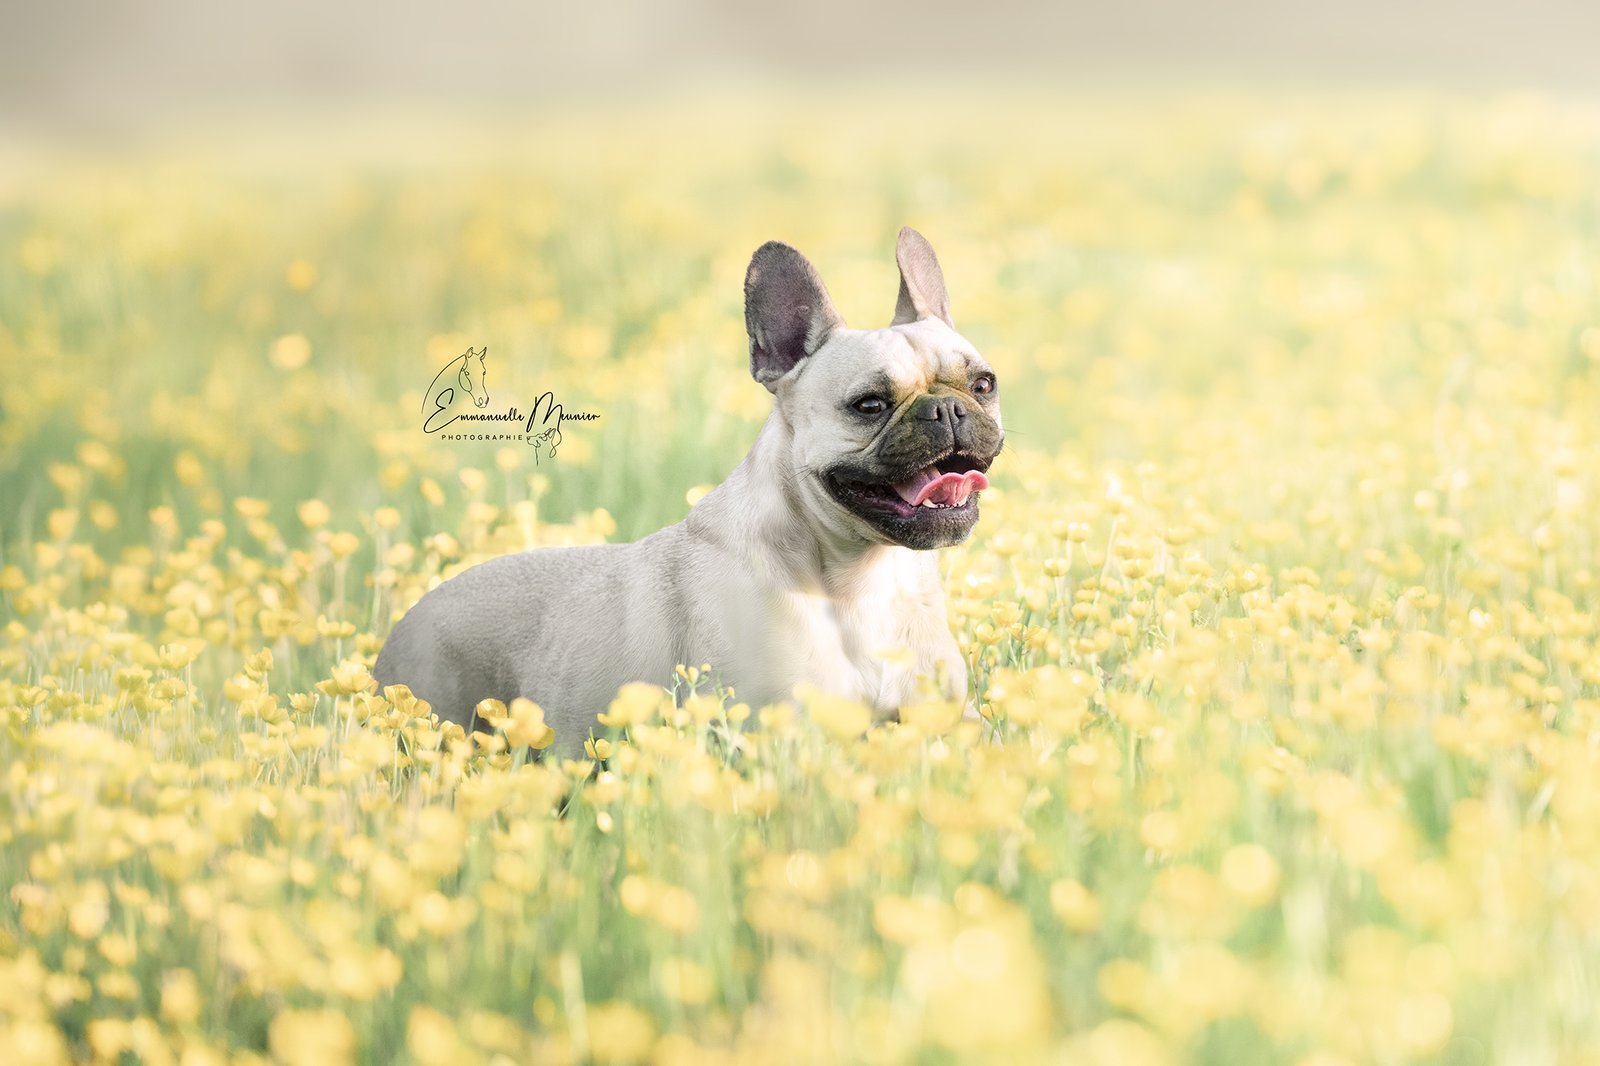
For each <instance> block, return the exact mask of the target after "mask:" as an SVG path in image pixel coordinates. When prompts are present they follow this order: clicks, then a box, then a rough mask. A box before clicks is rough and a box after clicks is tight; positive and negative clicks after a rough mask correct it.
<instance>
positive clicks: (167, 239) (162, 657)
mask: <svg viewBox="0 0 1600 1066" xmlns="http://www.w3.org/2000/svg"><path fill="white" fill-rule="evenodd" d="M918 99H919V100H920V99H924V98H923V97H919V98H918ZM907 114H908V111H907V110H906V108H905V106H901V105H897V104H894V103H892V102H883V101H879V100H878V99H877V98H874V99H872V100H866V101H859V100H858V101H851V100H844V99H837V98H833V97H827V96H824V97H818V98H815V99H812V100H809V101H805V102H801V101H798V100H795V99H787V98H786V99H781V100H776V101H770V100H769V101H765V102H763V103H762V104H761V106H759V107H758V106H757V103H756V102H754V101H741V102H736V103H730V102H727V101H719V100H710V99H708V100H699V99H691V98H685V99H681V100H678V99H674V100H668V101H664V102H661V103H658V104H655V105H651V106H650V107H649V108H647V109H635V110H630V111H618V112H615V113H604V114H596V113H590V112H584V113H576V112H574V113H570V114H569V113H566V112H557V113H553V114H550V115H545V116H543V117H536V118H530V119H528V120H526V121H522V122H516V123H513V122H511V121H510V120H503V121H502V120H496V121H500V122H501V124H499V125H493V126H490V125H488V123H489V122H490V120H488V119H485V120H484V121H485V123H486V125H485V126H484V128H483V129H478V128H476V127H474V129H473V130H470V131H467V132H465V133H463V132H460V131H457V133H456V134H454V136H455V137H456V139H455V140H452V141H449V142H448V143H443V144H440V145H438V146H436V147H437V150H435V149H434V147H429V148H428V150H421V149H419V148H418V146H417V145H415V144H410V143H408V144H405V145H399V144H385V143H382V142H381V140H379V139H378V135H377V134H374V135H372V139H371V141H370V143H369V141H360V143H350V142H342V143H339V144H337V145H332V146H329V147H328V149H327V150H326V151H311V150H309V149H308V150H305V151H299V150H295V151H289V150H283V151H269V150H267V149H265V148H262V147H259V146H257V147H256V148H255V149H254V150H248V149H249V147H250V146H248V145H245V144H244V142H243V141H242V140H241V142H240V144H235V145H233V146H232V148H225V147H216V146H213V147H212V148H208V149H206V150H198V149H194V148H192V147H187V148H186V147H183V146H181V145H172V146H168V147H163V148H161V149H159V150H151V151H150V152H148V153H147V154H144V155H134V154H127V155H123V156H117V157H112V158H109V159H88V158H81V159H80V158H74V159H69V160H61V161H56V162H53V163H52V164H51V165H50V166H49V167H47V168H41V169H37V170H35V171H33V172H31V173H30V172H28V171H25V170H24V171H18V172H16V173H14V174H13V175H12V176H11V177H9V178H7V179H6V181H5V183H4V184H0V989H3V990H4V992H3V994H0V1062H4V1063H6V1064H9V1066H24V1064H35V1063H38V1064H43V1063H55V1062H68V1061H78V1062H95V1063H128V1062H145V1063H173V1064H182V1066H201V1064H206V1063H223V1062H259V1063H267V1062H276V1063H284V1064H293V1066H337V1064H340V1063H347V1062H348V1063H390V1062H404V1063H417V1064H424V1066H435V1064H437V1066H443V1064H457V1063H486V1064H487V1063H520V1062H534V1063H555V1064H560V1063H573V1064H577V1063H603V1064H627V1063H649V1064H660V1066H677V1064H696V1066H701V1064H717V1063H728V1064H734V1063H737V1064H747V1063H772V1064H795V1063H813V1062H817V1063H821V1062H829V1063H832V1062H846V1063H871V1064H879V1063H882V1064H890V1063H907V1064H913V1063H915V1064H921V1063H928V1064H943V1063H985V1064H988V1063H1023V1064H1026V1063H1050V1064H1057V1063H1059V1064H1067V1063H1071V1064H1085V1066H1155V1064H1163V1063H1188V1062H1194V1063H1219V1064H1220V1063H1227V1064H1236V1063H1288V1064H1296V1066H1339V1064H1352V1066H1356V1064H1374V1066H1378V1064H1401V1063H1450V1064H1476V1063H1483V1064H1490V1063H1509V1064H1524V1063H1526V1064H1546V1063H1548V1064H1563V1066H1566V1064H1578V1063H1600V1011H1597V1009H1596V1003H1597V1002H1600V623H1597V616H1596V609H1597V604H1600V574H1597V565H1600V556H1597V549H1600V507H1597V494H1600V200H1597V199H1596V196H1595V190H1596V189H1597V188H1600V110H1596V109H1594V108H1585V107H1579V106H1577V105H1574V104H1570V103H1566V102H1563V101H1560V100H1555V99H1546V98H1539V97H1496V98H1488V97H1485V98H1464V97H1463V98H1440V97H1426V96H1406V95H1394V94H1391V95H1383V94H1371V95H1366V96H1354V95H1352V96H1347V97H1338V98H1334V97H1287V98H1283V99H1273V100H1268V99H1267V98H1265V97H1249V96H1228V95H1214V96H1204V97H1197V98H1180V97H1177V96H1173V95H1160V94H1154V95H1149V96H1141V97H1136V98H1135V97H1127V98H1121V97H1108V98H1106V99H1099V100H1096V99H1089V98H1086V97H1082V96H1079V97H1055V96H1048V95H1041V94H1026V95H1024V94H1018V95H1015V96H1013V97H1007V96H1004V95H1003V94H1000V93H998V91H997V92H996V94H995V95H993V96H986V95H977V96H964V97H952V98H950V99H948V100H945V101H944V106H942V107H941V108H940V109H938V112H937V114H938V121H937V122H933V123H931V124H930V127H929V129H928V130H926V131H924V130H920V129H917V128H914V126H913V125H911V124H908V123H907V122H906V121H905V116H906V115H907ZM241 146H242V147H241ZM402 149H403V150H402ZM903 224H912V225H915V226H917V227H918V228H919V229H920V230H921V231H922V232H923V233H925V234H926V235H927V236H928V237H929V238H930V240H931V241H932V242H933V244H934V245H935V247H936V248H937V249H938V251H939V255H940V257H941V260H942V261H943V263H944V268H945V273H946V276H947V278H948V281H949V288H950V296H951V308H952V312H953V315H954V318H955V320H956V323H957V325H958V327H960V329H961V330H962V332H963V333H964V334H965V335H966V336H968V337H969V338H971V339H972V340H973V341H974V343H976V344H977V345H978V346H979V349H980V350H981V351H982V352H983V353H984V355H985V357H986V358H987V359H988V360H989V361H990V362H991V363H992V364H993V365H994V367H995V369H996V372H997V374H998V377H999V382H1000V395H1001V397H1002V402H1003V404H1004V409H1005V421H1006V429H1007V440H1008V446H1007V449H1006V451H1005V453H1004V455H1003V456H1002V457H1001V459H1000V460H999V462H997V464H996V466H995V468H994V471H993V480H994V487H993V489H991V490H990V491H988V492H986V493H985V494H984V497H983V503H982V511H983V517H982V519H981V521H980V522H979V525H978V528H977V531H976V533H975V534H974V536H973V537H972V539H971V540H970V541H969V542H968V543H967V544H965V545H963V546H962V547H960V548H958V549H953V550H951V551H949V552H947V553H945V555H944V558H943V563H944V568H945V573H946V582H945V584H946V590H947V595H948V598H949V603H950V610H951V619H952V625H953V626H954V627H955V629H956V631H957V634H958V636H959V639H960V642H961V646H962V648H963V649H964V650H965V652H966V654H967V656H968V660H969V664H970V669H971V676H972V683H973V686H974V694H973V698H974V702H975V704H976V705H977V707H978V709H979V710H980V711H981V717H980V718H979V719H976V720H974V719H970V718H969V719H967V720H961V717H960V716H961V710H962V709H961V708H960V707H959V706H953V705H945V704H941V703H939V702H937V701H933V700H930V701H928V702H925V703H920V704H917V705H915V706H911V707H908V708H906V709H905V710H904V712H903V715H902V719H903V720H902V722H901V723H900V724H897V725H890V726H884V727H879V728H873V729H870V730H868V729H866V728H865V726H866V723H867V712H866V711H865V710H864V709H863V708H861V707H857V706H854V705H851V704H848V703H844V702H841V701H837V700H832V699H828V698H825V697H817V698H814V699H811V700H810V701H809V703H808V705H807V706H806V707H805V708H804V710H803V712H796V711H795V710H794V709H792V708H783V707H777V708H761V707H755V708H752V707H749V706H746V705H744V704H743V703H741V702H739V698H738V693H737V692H734V693H733V694H732V695H731V696H730V695H728V694H727V693H725V692H723V691H721V690H720V689H719V686H718V685H717V684H716V682H715V667H716V664H698V663H688V664H684V665H683V668H682V669H681V670H680V672H679V675H678V676H677V677H676V678H663V679H662V681H663V684H664V685H669V686H671V687H672V689H673V690H674V691H675V695H676V699H674V695H673V694H672V693H669V692H668V690H667V689H665V688H655V687H650V686H642V685H641V686H633V687H630V688H628V689H626V690H624V691H623V692H622V693H620V694H619V697H618V700H617V702H616V703H615V704H614V705H613V707H612V712H611V713H610V714H609V715H608V716H607V718H608V723H609V726H608V732H607V733H605V735H603V736H600V737H597V738H596V739H595V740H594V741H593V742H591V743H590V744H589V745H588V749H587V753H588V756H589V757H588V758H586V759H583V760H578V761H569V762H564V763H563V762H559V761H558V760H556V759H553V758H552V759H543V758H531V757H530V756H529V752H528V749H527V748H526V747H525V746H526V745H529V744H534V745H544V744H546V743H547V742H548V731H547V729H546V727H545V726H544V722H543V717H542V711H541V710H540V709H539V708H537V707H534V706H532V705H531V704H527V703H519V704H515V705H513V706H512V707H510V708H503V709H500V710H502V711H503V715H504V717H503V725H502V728H501V730H500V732H499V733H498V734H496V735H495V736H493V737H487V736H480V737H478V738H476V739H475V740H469V739H468V738H466V737H464V736H463V735H462V734H461V733H460V731H459V730H456V729H451V728H441V727H440V726H439V725H438V723H437V722H436V721H431V720H430V719H429V717H428V708H427V707H426V705H423V704H419V703H418V702H417V701H416V700H414V699H412V698H409V695H408V694H407V693H405V692H404V691H403V690H397V689H391V690H389V691H387V692H380V691H377V689H376V686H375V684H374V683H373V681H372V679H371V676H370V674H369V672H368V671H369V669H370V667H371V665H372V662H373V659H374V657H375V656H376V653H377V651H378V648H379V647H380V645H381V643H382V641H383V638H384V636H385V635H386V634H387V632H388V631H389V628H390V627H391V626H392V624H393V622H394V620H395V619H396V618H397V617H398V616H399V614H400V613H401V612H403V610H404V609H405V608H406V607H407V606H409V605H410V604H411V603H412V602H414V601H415V600H416V598H417V597H418V596H420V595H421V594H422V592H423V591H424V590H425V589H427V588H428V587H429V586H430V585H431V584H432V583H435V582H437V581H438V580H440V579H441V578H442V577H444V576H448V575H450V574H451V573H454V572H456V571H458V570H460V569H461V568H462V567H465V566H467V565H470V564H472V563H474V562H477V561H481V560H483V559H485V558H488V557H491V556H494V555H497V554H501V553H504V552H509V551H515V550H521V549H524V548H529V547H536V546H540V545H551V544H567V543H581V542H593V541H601V540H608V539H610V540H618V539H632V538H635V537H638V536H641V535H643V534H645V533H648V532H650V531H651V530H654V529H656V528H659V527H660V526H662V525H664V524H666V523H670V522H674V521H677V520H678V519H680V518H681V517H682V516H683V515H684V514H685V513H686V512H687V510H688V508H689V507H690V506H691V501H692V500H695V499H697V498H698V494H699V493H700V492H701V491H703V488H704V487H705V486H707V485H710V484H713V483H715V482H716V481H718V480H720V479H721V478H722V477H723V476H724V475H725V474H726V473H727V471H728V470H730V469H731V468H732V466H733V464H734V463H735V462H737V460H738V458H739V457H740V455H742V453H743V449H744V448H745V447H747V446H748V444H749V442H750V441H751V440H752V439H753V438H754V434H755V431H756V428H757V427H758V426H759V424H760V421H761V419H763V418H764V417H765V415H766V411H767V409H768V404H769V397H768V395H767V393H766V392H765V390H763V389H762V388H761V387H760V386H759V385H757V384H756V383H755V382H753V381H752V380H751V379H750V377H749V375H748V370H747V352H748V349H747V344H746V340H745V335H744V319H743V312H742V305H741V288H740V285H741V281H742V278H743V273H744V268H745V265H746V263H747V262H748V259H749V256H750V253H751V252H752V251H753V250H754V249H755V247H756V246H757V245H759V244H760V243H761V242H762V241H764V240H767V239H769V238H779V239H784V240H787V241H789V242H791V243H793V244H795V245H796V246H798V247H799V248H800V249H801V250H802V251H804V252H805V253H806V254H807V255H808V256H809V257H810V258H811V260H812V261H813V262H814V263H815V264H816V265H817V267H818V270H819V271H820V272H821V274H822V276H823V278H824V279H825V280H826V281H827V284H828V286H829V289H830V290H831V292H832V294H833V297H834V299H835V302H836V303H837V304H838V306H839V309H840V311H841V313H842V314H843V315H844V317H845V319H846V320H847V321H848V322H849V323H850V324H851V325H853V326H879V325H885V324H887V322H888V320H889V318H890V316H891V313H892V310H893V305H894V298H895V286H896V277H895V273H894V262H893V240H894V234H895V233H896V232H897V230H898V228H899V227H900V226H901V225H903ZM475 345H483V346H487V349H488V362H487V364H486V365H487V366H488V388H489V390H490V392H491V394H494V395H495V396H496V401H495V402H496V406H500V405H501V404H502V403H503V401H504V399H505V397H509V396H513V395H514V396H516V397H519V398H521V397H526V398H527V399H522V400H520V402H521V403H522V404H523V407H524V410H526V404H527V401H528V400H531V398H532V397H533V396H535V395H537V394H538V393H539V392H541V391H543V390H545V389H550V390H553V391H554V392H555V394H556V395H557V396H559V397H560V399H561V400H562V402H563V403H564V404H565V405H566V406H567V407H569V408H571V409H574V410H583V411H589V412H594V413H597V414H599V415H600V418H598V419H597V420H594V421H592V422H576V423H569V424H568V426H567V427H566V428H565V430H564V432H563V440H562V442H561V444H560V448H559V450H558V452H557V454H555V456H554V457H553V458H552V457H550V456H549V455H547V454H544V453H541V452H540V451H539V450H538V449H535V448H531V447H528V446H526V445H525V444H522V443H515V442H511V443H507V442H502V441H490V440H460V441H455V440H440V439H436V438H432V437H429V436H428V435H427V434H425V433H424V432H423V430H422V426H421V420H420V418H419V416H418V414H417V412H418V410H419V407H420V406H421V404H422V403H423V397H424V392H425V390H426V388H427V386H428V384H429V380H430V378H432V377H433V375H434V374H435V372H436V371H437V370H438V368H439V366H440V365H442V364H443V363H444V362H445V361H447V360H448V359H450V358H451V357H452V356H455V355H458V354H460V353H461V352H462V351H463V350H465V349H466V348H467V347H469V346H475ZM496 390H501V391H500V392H496ZM892 653H893V652H892V649H889V650H886V654H892Z"/></svg>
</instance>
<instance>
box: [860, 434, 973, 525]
mask: <svg viewBox="0 0 1600 1066" xmlns="http://www.w3.org/2000/svg"><path fill="white" fill-rule="evenodd" d="M988 465H989V464H988V463H986V462H983V461H981V460H979V459H976V458H974V457H972V456H970V455H962V454H960V453H954V454H951V455H947V456H945V457H944V458H943V459H940V460H939V461H938V462H935V463H930V464H928V465H927V466H925V467H923V468H922V469H920V470H916V471H914V472H912V473H911V474H910V475H908V476H906V477H904V478H901V479H899V480H894V481H890V480H883V481H877V480H864V479H862V478H860V477H859V476H858V475H857V474H856V473H855V472H853V471H851V472H838V473H835V474H832V475H830V476H829V478H828V483H829V487H830V488H831V489H832V490H833V494H834V496H835V497H836V498H838V500H839V501H840V502H841V503H843V504H845V505H846V506H848V507H849V508H850V509H851V510H853V511H855V512H856V513H857V514H860V515H861V516H862V517H864V518H868V519H869V520H870V519H875V518H883V519H899V520H900V521H901V522H913V523H920V522H922V521H928V520H938V519H944V518H953V517H955V516H956V515H958V514H962V513H965V512H972V511H974V510H975V509H976V503H977V499H976V497H977V494H978V493H979V492H981V491H983V490H984V489H986V488H988V487H989V479H988V477H986V476H985V474H984V468H985V467H987V466H988ZM895 524H896V525H899V523H895ZM886 532H887V530H886ZM896 539H900V538H898V537H896Z"/></svg>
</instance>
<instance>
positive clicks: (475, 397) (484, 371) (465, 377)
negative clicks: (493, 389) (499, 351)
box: [456, 346, 489, 407]
mask: <svg viewBox="0 0 1600 1066" xmlns="http://www.w3.org/2000/svg"><path fill="white" fill-rule="evenodd" d="M488 356H489V349H488V347H487V346H485V347H483V348H476V349H474V348H468V349H467V352H466V354H465V355H463V356H462V357H461V373H459V374H457V375H456V377H457V379H458V380H459V381H460V382H461V387H462V388H463V389H465V390H466V391H467V395H468V396H471V397H472V402H473V403H474V404H477V405H478V406H479V407H488V406H489V384H488V375H489V370H488V368H487V367H485V366H484V360H485V359H487V358H488Z"/></svg>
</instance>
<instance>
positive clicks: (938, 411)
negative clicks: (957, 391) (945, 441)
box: [913, 396, 967, 426]
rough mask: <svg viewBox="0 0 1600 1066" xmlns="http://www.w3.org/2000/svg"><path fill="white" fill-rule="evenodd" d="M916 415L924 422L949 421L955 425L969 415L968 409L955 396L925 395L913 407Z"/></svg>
mask: <svg viewBox="0 0 1600 1066" xmlns="http://www.w3.org/2000/svg"><path fill="white" fill-rule="evenodd" d="M913 410H914V412H915V414H916V417H917V418H918V419H920V420H922V421H924V422H948V423H949V424H950V425H952V426H953V425H955V424H956V421H957V420H958V419H962V418H965V417H967V409H966V407H964V406H962V403H961V400H960V399H959V398H957V397H955V396H924V397H923V398H922V399H920V400H918V401H917V406H916V407H915V408H913Z"/></svg>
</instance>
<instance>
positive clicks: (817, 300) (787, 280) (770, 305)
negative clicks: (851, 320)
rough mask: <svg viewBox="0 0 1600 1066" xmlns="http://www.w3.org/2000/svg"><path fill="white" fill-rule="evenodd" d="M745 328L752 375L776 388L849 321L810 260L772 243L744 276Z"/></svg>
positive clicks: (759, 251) (762, 249) (752, 260)
mask: <svg viewBox="0 0 1600 1066" xmlns="http://www.w3.org/2000/svg"><path fill="white" fill-rule="evenodd" d="M744 325H745V329H746V330H748V331H749V333H750V374H751V376H752V377H754V378H755V379H756V380H757V381H759V382H761V384H763V385H765V386H766V387H767V388H769V389H771V388H774V387H776V385H777V383H778V379H779V378H781V377H783V375H785V374H787V373H788V372H789V371H791V370H793V369H794V367H795V364H796V363H798V362H800V360H802V359H804V358H805V357H806V356H808V355H810V354H811V353H812V352H814V351H816V350H817V349H818V348H820V347H822V342H823V341H825V340H827V339H828V334H830V333H832V332H833V331H834V330H836V329H838V328H839V327H840V326H842V325H844V319H842V318H840V317H839V312H838V311H835V310H834V308H833V301H832V300H831V299H829V297H828V290H827V289H826V288H825V287H824V286H823V284H822V279H821V278H820V277H818V276H817V271H816V268H815V267H813V266H812V265H811V263H810V262H809V261H807V259H806V257H805V256H803V255H801V254H800V253H799V252H797V251H795V250H794V249H793V248H791V247H789V246H788V245H787V244H784V243H783V242H782V241H768V242H767V243H766V244H763V245H762V246H761V247H760V248H757V249H756V254H755V255H754V256H752V257H751V258H750V269H749V270H748V271H747V272H746V273H745V276H744Z"/></svg>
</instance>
